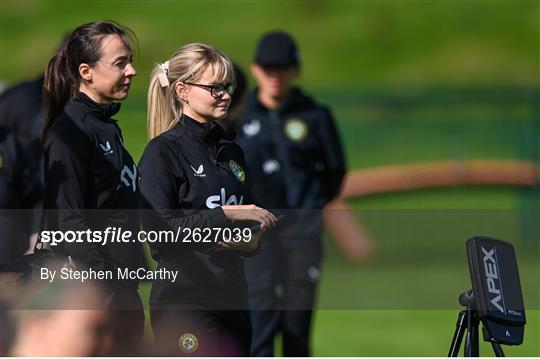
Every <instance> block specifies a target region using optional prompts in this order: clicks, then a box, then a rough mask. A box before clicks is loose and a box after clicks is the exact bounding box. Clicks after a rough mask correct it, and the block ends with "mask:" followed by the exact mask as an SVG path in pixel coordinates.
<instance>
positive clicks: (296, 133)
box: [284, 118, 308, 142]
mask: <svg viewBox="0 0 540 359" xmlns="http://www.w3.org/2000/svg"><path fill="white" fill-rule="evenodd" d="M284 129H285V135H286V136H287V138H289V139H290V140H291V141H294V142H302V141H303V140H304V139H305V138H306V136H307V134H308V127H307V125H306V123H305V122H304V120H301V119H299V118H291V119H290V120H287V122H285V126H284Z"/></svg>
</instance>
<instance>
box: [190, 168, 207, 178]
mask: <svg viewBox="0 0 540 359" xmlns="http://www.w3.org/2000/svg"><path fill="white" fill-rule="evenodd" d="M189 167H191V169H192V170H193V175H194V176H195V177H206V173H204V166H203V165H200V166H199V168H197V169H195V167H193V166H192V165H189Z"/></svg>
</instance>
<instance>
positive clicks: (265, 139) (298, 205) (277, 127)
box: [238, 88, 345, 245]
mask: <svg viewBox="0 0 540 359" xmlns="http://www.w3.org/2000/svg"><path fill="white" fill-rule="evenodd" d="M238 143H239V144H240V145H241V146H242V148H243V150H244V152H245V153H246V164H247V173H248V175H249V176H250V184H251V187H250V190H251V193H252V195H253V201H254V202H255V204H257V205H259V206H261V207H264V208H273V209H284V210H294V211H286V217H285V220H284V221H283V223H282V224H280V226H278V227H276V229H275V230H273V231H272V232H269V234H272V233H274V232H276V231H277V232H279V234H280V236H282V237H283V236H284V237H287V239H286V240H285V242H286V243H287V244H290V245H294V243H298V242H300V241H301V239H302V238H310V237H312V236H318V235H320V233H321V231H322V216H321V212H320V209H322V208H323V207H324V206H325V205H326V204H327V203H328V202H330V201H331V200H332V199H333V198H334V197H335V196H336V195H337V194H338V191H339V188H340V186H341V182H342V180H343V177H344V175H345V160H344V155H343V150H342V147H341V142H340V139H339V135H338V132H337V129H336V126H335V123H334V120H333V118H332V115H331V113H330V111H329V109H328V108H326V107H324V106H321V105H319V104H317V103H316V102H314V101H313V100H312V99H311V98H309V97H307V96H306V95H304V94H303V93H302V92H301V91H300V90H299V89H297V88H295V89H293V90H292V91H291V93H290V95H289V97H288V99H287V101H286V102H285V104H284V105H283V106H282V107H281V108H279V109H277V110H269V109H267V108H265V107H264V106H263V105H262V104H261V103H260V102H259V101H258V99H257V89H255V90H254V91H253V92H251V93H250V94H249V96H248V98H247V100H246V105H245V108H244V111H243V113H242V115H241V118H240V131H239V136H238ZM299 210H306V211H299ZM310 210H314V211H310ZM295 224H297V225H295Z"/></svg>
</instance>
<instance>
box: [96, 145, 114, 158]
mask: <svg viewBox="0 0 540 359" xmlns="http://www.w3.org/2000/svg"><path fill="white" fill-rule="evenodd" d="M99 147H101V150H102V151H103V155H104V156H109V155H112V154H113V153H114V151H113V150H112V149H111V144H110V143H109V141H107V142H105V143H104V144H103V143H100V144H99Z"/></svg>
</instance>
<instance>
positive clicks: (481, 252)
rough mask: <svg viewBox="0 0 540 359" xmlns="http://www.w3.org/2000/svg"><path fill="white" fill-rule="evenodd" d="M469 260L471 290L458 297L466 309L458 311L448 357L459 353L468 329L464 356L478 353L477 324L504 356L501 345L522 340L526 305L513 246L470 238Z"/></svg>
mask: <svg viewBox="0 0 540 359" xmlns="http://www.w3.org/2000/svg"><path fill="white" fill-rule="evenodd" d="M466 248H467V259H468V263H469V271H470V275H471V283H472V287H473V289H472V290H469V291H467V292H465V293H462V294H461V295H460V296H459V302H460V304H461V305H463V306H466V307H467V309H466V310H463V311H461V312H460V313H459V317H458V322H457V324H456V331H455V333H454V338H453V339H452V344H451V346H450V351H449V353H448V356H457V354H458V351H459V346H460V344H461V340H462V338H463V335H464V333H465V331H466V330H467V331H468V333H467V339H466V344H465V356H478V355H479V347H478V326H479V324H480V322H481V323H482V329H483V336H484V340H485V341H488V342H490V343H491V344H492V347H493V350H494V352H495V354H496V355H497V356H504V353H503V351H502V348H501V346H500V345H501V344H506V345H519V344H521V343H522V342H523V333H524V327H525V323H526V320H525V306H524V304H523V295H522V292H521V284H520V280H519V271H518V265H517V259H516V254H515V251H514V247H513V246H512V245H511V244H509V243H507V242H504V241H501V240H499V239H495V238H490V237H472V238H469V239H468V240H467V244H466Z"/></svg>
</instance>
